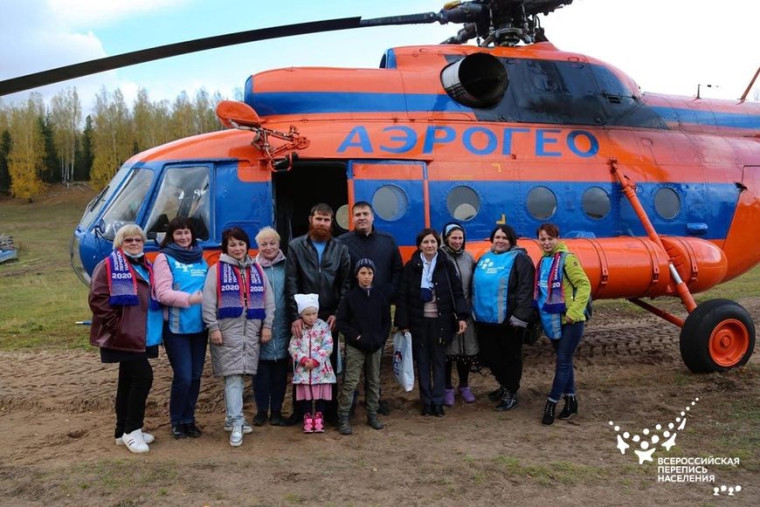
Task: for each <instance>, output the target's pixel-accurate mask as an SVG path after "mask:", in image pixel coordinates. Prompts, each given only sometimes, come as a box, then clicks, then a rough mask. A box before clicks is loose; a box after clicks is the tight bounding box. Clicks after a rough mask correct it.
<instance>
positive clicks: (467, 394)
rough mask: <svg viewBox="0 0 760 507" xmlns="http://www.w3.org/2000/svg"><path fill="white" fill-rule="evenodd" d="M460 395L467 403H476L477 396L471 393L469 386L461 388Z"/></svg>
mask: <svg viewBox="0 0 760 507" xmlns="http://www.w3.org/2000/svg"><path fill="white" fill-rule="evenodd" d="M459 394H461V395H462V399H463V400H464V402H465V403H475V395H474V394H472V391H470V388H469V386H465V387H460V388H459Z"/></svg>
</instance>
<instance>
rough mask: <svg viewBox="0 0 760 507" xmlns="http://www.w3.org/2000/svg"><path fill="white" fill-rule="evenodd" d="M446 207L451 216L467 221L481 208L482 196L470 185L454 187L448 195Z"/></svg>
mask: <svg viewBox="0 0 760 507" xmlns="http://www.w3.org/2000/svg"><path fill="white" fill-rule="evenodd" d="M446 207H447V208H448V210H449V213H451V216H452V217H454V218H456V219H457V220H462V221H464V222H466V221H467V220H472V219H473V218H475V215H477V214H478V211H479V210H480V197H478V194H477V193H476V192H475V191H474V190H473V189H471V188H470V187H465V186H459V187H454V188H453V189H451V192H449V195H448V196H447V197H446Z"/></svg>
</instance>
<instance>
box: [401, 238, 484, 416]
mask: <svg viewBox="0 0 760 507" xmlns="http://www.w3.org/2000/svg"><path fill="white" fill-rule="evenodd" d="M440 246H441V238H440V236H438V233H437V232H436V231H435V230H433V229H424V230H423V231H422V232H420V233H419V234H418V235H417V249H418V250H417V251H416V252H415V253H414V254H413V255H412V258H411V259H410V260H409V262H407V263H406V266H404V271H403V273H402V275H401V285H400V287H399V292H398V298H397V300H396V316H395V324H396V326H397V327H398V328H399V329H400V330H402V331H410V332H411V334H412V347H413V352H414V359H415V361H417V369H418V378H419V389H420V399H421V400H422V415H431V414H432V415H435V416H437V417H443V415H444V411H443V395H444V387H445V366H446V347H447V345H448V344H449V343H450V342H451V340H452V339H453V337H454V334H455V333H463V332H464V331H465V329H467V317H468V316H469V313H470V309H469V306H468V305H467V301H466V300H465V298H464V293H463V292H462V284H461V282H460V281H459V277H458V276H457V273H456V270H455V268H454V265H453V264H452V263H451V261H449V260H448V258H447V257H446V255H439V251H438V248H439V247H440Z"/></svg>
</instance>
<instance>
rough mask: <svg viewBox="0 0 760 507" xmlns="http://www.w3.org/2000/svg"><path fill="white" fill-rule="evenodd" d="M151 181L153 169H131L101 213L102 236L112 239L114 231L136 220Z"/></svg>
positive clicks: (114, 234)
mask: <svg viewBox="0 0 760 507" xmlns="http://www.w3.org/2000/svg"><path fill="white" fill-rule="evenodd" d="M152 181H153V171H148V170H146V169H135V170H134V171H132V172H131V173H130V175H129V177H128V179H127V181H126V183H125V184H124V186H123V187H122V188H121V190H120V191H119V195H117V196H116V198H115V199H114V200H113V202H112V203H111V206H110V207H109V208H108V210H107V211H106V212H105V214H104V215H103V220H102V221H103V227H102V228H101V232H102V234H103V237H104V238H106V239H110V240H112V239H113V238H114V237H115V236H116V231H118V230H119V229H121V227H122V226H123V225H125V224H128V223H133V222H134V221H135V220H137V214H138V212H139V211H140V206H142V204H143V202H145V196H146V195H147V194H148V189H150V184H151V182H152Z"/></svg>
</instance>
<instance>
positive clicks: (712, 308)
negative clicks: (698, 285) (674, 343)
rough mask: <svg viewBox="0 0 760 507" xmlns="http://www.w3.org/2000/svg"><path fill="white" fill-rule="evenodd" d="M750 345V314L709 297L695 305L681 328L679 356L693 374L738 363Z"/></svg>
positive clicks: (752, 328) (752, 337) (747, 354)
mask: <svg viewBox="0 0 760 507" xmlns="http://www.w3.org/2000/svg"><path fill="white" fill-rule="evenodd" d="M754 348H755V324H754V322H752V317H750V315H749V313H748V312H747V310H745V309H744V307H742V306H741V305H740V304H738V303H737V302H736V301H731V300H729V299H713V300H710V301H706V302H704V303H702V304H701V305H699V306H697V308H696V309H694V311H693V312H691V313H690V314H689V316H688V317H687V318H686V322H685V323H684V326H683V329H681V358H682V359H683V362H684V363H686V366H687V367H688V368H689V369H690V370H691V371H692V372H694V373H709V372H713V371H726V370H730V369H731V368H736V367H738V366H742V365H743V364H745V363H746V362H747V361H749V358H750V356H752V351H753V350H754Z"/></svg>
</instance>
